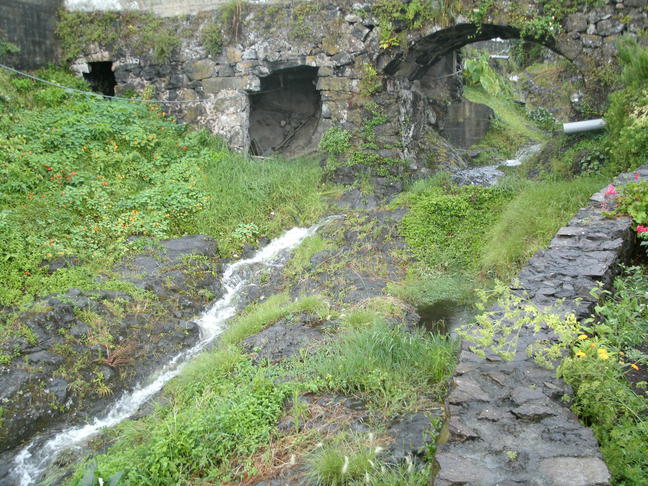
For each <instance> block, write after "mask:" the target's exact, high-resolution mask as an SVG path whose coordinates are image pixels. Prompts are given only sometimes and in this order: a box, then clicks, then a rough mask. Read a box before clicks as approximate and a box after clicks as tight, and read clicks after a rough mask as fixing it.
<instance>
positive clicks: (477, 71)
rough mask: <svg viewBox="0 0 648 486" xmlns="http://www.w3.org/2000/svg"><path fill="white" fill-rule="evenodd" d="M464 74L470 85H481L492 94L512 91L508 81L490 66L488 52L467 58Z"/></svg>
mask: <svg viewBox="0 0 648 486" xmlns="http://www.w3.org/2000/svg"><path fill="white" fill-rule="evenodd" d="M463 75H464V79H465V80H466V82H467V83H468V85H469V86H481V87H482V88H483V89H484V91H486V93H488V94H490V95H499V94H503V93H510V87H509V85H508V83H507V82H506V81H504V80H503V79H501V77H500V76H499V75H498V74H497V73H496V72H495V71H494V70H493V68H491V67H490V64H489V62H488V55H486V54H484V55H482V56H480V57H478V58H472V59H471V58H468V59H466V60H465V61H464V65H463Z"/></svg>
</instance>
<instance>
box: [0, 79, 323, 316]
mask: <svg viewBox="0 0 648 486" xmlns="http://www.w3.org/2000/svg"><path fill="white" fill-rule="evenodd" d="M39 74H40V75H41V76H43V77H45V78H47V79H52V80H54V81H57V82H60V83H62V84H64V85H67V86H71V87H78V88H85V89H87V87H86V86H85V84H84V83H83V82H82V81H79V80H78V79H77V78H74V77H73V76H71V75H69V74H66V73H64V72H61V71H57V70H54V69H47V70H44V71H42V72H40V73H39ZM1 76H2V77H0V93H2V96H3V99H6V100H9V101H4V102H2V103H1V104H0V133H1V134H2V137H0V152H1V153H0V159H1V160H2V163H1V164H0V189H1V191H0V228H1V229H2V232H1V234H0V248H1V252H2V254H3V255H5V258H3V261H2V264H1V265H0V278H2V280H3V282H4V284H3V286H2V290H0V305H25V304H28V303H29V302H31V301H32V300H33V299H34V298H35V297H36V296H39V295H45V294H49V293H52V292H61V291H65V290H66V289H69V288H71V287H77V288H97V287H111V286H112V288H115V287H116V286H119V285H120V284H119V283H111V281H110V279H108V281H107V282H104V283H102V284H99V283H98V282H96V280H95V275H96V274H97V273H98V272H108V275H110V272H109V271H108V269H109V268H110V266H111V265H112V264H113V263H114V262H115V261H116V260H117V259H119V258H121V257H122V256H124V255H126V254H128V253H129V252H132V251H137V249H138V248H140V247H141V245H142V242H143V241H144V240H142V241H139V242H133V241H131V239H130V237H132V236H144V237H145V238H152V239H159V238H170V237H174V236H179V235H183V234H187V233H193V234H197V233H203V234H207V235H211V236H213V237H215V238H216V239H217V241H218V243H219V249H220V252H221V254H223V255H225V256H227V255H232V254H233V253H236V252H237V251H238V250H239V249H240V247H241V246H242V244H243V243H244V241H243V240H242V239H241V238H240V234H239V233H240V231H239V233H237V231H236V230H237V229H238V228H240V225H241V224H253V225H254V226H255V227H256V228H257V232H256V233H257V234H255V235H251V238H247V239H246V241H248V242H252V243H254V241H256V238H257V237H260V236H263V235H267V236H274V235H276V234H278V233H279V232H280V231H281V230H282V229H284V228H286V227H290V226H294V225H295V224H308V223H312V222H314V221H315V220H316V219H317V218H318V217H319V216H320V215H321V213H322V211H323V208H324V206H323V203H322V201H321V198H320V196H319V185H320V178H321V170H320V169H319V167H318V166H317V165H316V163H313V162H310V161H305V160H303V161H293V162H291V163H290V164H288V163H286V162H284V161H281V160H271V161H267V162H264V163H263V164H261V163H259V162H256V161H252V160H248V159H247V158H245V157H244V156H241V155H235V154H232V153H231V152H230V151H229V150H228V149H227V148H226V147H225V144H224V143H223V142H222V141H220V140H218V139H216V138H214V137H212V136H211V135H209V134H207V133H206V132H201V131H194V130H190V129H188V128H187V127H186V126H181V125H177V124H175V123H174V122H173V121H172V120H170V119H168V117H166V116H165V114H164V113H163V112H161V111H159V110H158V109H157V107H155V106H144V105H140V104H135V103H121V102H112V103H108V102H105V101H102V100H99V99H94V98H85V97H78V96H74V95H70V94H67V93H66V92H65V91H63V90H61V89H58V88H52V87H42V85H37V84H35V83H34V82H32V81H29V80H25V79H22V78H16V77H8V76H6V75H1ZM57 258H58V259H63V260H68V261H75V262H76V264H75V265H73V266H67V267H65V268H61V269H59V270H58V271H56V272H54V273H52V274H50V273H48V271H47V268H46V267H45V266H44V265H43V263H44V262H49V261H53V260H54V259H57ZM122 287H123V285H122Z"/></svg>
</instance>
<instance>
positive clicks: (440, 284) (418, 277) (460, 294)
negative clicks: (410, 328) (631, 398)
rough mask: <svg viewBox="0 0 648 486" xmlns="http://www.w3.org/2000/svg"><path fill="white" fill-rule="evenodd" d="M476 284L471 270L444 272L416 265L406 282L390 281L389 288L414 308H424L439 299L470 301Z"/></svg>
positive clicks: (391, 293)
mask: <svg viewBox="0 0 648 486" xmlns="http://www.w3.org/2000/svg"><path fill="white" fill-rule="evenodd" d="M476 285H477V284H476V282H475V279H474V276H473V275H471V274H470V273H469V272H444V271H439V270H434V269H430V268H428V267H427V266H425V265H414V266H412V267H410V268H409V269H408V272H407V276H406V277H405V279H404V280H403V281H401V282H398V283H390V284H389V286H388V290H389V293H390V295H393V296H395V297H398V298H399V299H402V300H404V301H405V302H408V303H410V304H412V305H413V306H415V307H424V306H429V305H432V304H434V303H436V302H440V301H454V302H457V303H458V304H469V303H470V302H471V301H472V300H473V298H474V297H473V291H474V288H475V286H476Z"/></svg>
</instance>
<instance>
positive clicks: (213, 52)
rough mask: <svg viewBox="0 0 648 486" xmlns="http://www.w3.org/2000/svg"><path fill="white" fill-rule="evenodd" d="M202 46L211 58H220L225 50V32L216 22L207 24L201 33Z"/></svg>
mask: <svg viewBox="0 0 648 486" xmlns="http://www.w3.org/2000/svg"><path fill="white" fill-rule="evenodd" d="M201 39H202V44H203V46H204V47H205V50H206V51H207V54H209V55H210V56H218V55H219V54H220V53H221V51H222V49H223V32H222V31H221V27H220V25H219V24H217V23H216V22H212V23H209V24H207V25H206V26H205V27H204V28H203V30H202V32H201Z"/></svg>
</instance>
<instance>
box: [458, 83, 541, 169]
mask: <svg viewBox="0 0 648 486" xmlns="http://www.w3.org/2000/svg"><path fill="white" fill-rule="evenodd" d="M464 97H465V98H466V99H468V100H470V101H472V102H474V103H483V104H485V105H488V106H490V107H491V108H492V109H493V111H494V112H495V120H493V122H492V124H491V128H490V130H489V131H488V133H487V134H486V136H485V137H484V138H483V139H482V140H481V141H480V142H479V143H478V144H477V145H475V147H474V148H483V149H491V150H487V151H485V152H483V153H482V154H480V157H479V158H478V159H477V160H478V161H477V163H478V164H480V165H482V164H483V165H487V164H492V163H494V162H496V161H502V160H507V159H510V158H513V157H514V156H515V153H516V152H517V150H518V149H519V148H521V147H524V146H525V145H531V144H532V143H541V142H543V141H545V140H546V138H547V135H546V134H545V133H544V132H542V131H541V130H539V129H538V128H537V127H536V126H535V125H534V123H532V122H531V121H530V120H529V119H528V118H527V116H526V112H525V111H524V108H522V107H520V106H519V105H517V104H516V103H515V102H514V101H513V100H512V99H511V97H510V96H509V97H507V96H493V95H492V94H489V93H488V92H487V91H485V90H483V89H479V88H475V87H466V88H465V90H464Z"/></svg>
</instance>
